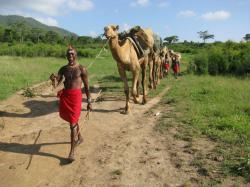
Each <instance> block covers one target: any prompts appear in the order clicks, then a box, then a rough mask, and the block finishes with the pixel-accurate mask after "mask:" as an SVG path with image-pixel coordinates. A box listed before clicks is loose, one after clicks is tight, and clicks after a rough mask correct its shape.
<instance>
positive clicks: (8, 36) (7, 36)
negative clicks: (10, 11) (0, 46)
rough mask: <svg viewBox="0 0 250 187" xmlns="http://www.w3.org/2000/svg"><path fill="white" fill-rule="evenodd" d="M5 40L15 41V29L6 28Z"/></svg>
mask: <svg viewBox="0 0 250 187" xmlns="http://www.w3.org/2000/svg"><path fill="white" fill-rule="evenodd" d="M2 40H3V42H13V31H12V30H11V29H8V28H7V29H5V30H4V34H3V39H2Z"/></svg>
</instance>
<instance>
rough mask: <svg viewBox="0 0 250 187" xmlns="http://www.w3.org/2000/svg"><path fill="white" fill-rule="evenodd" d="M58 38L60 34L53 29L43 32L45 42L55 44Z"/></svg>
mask: <svg viewBox="0 0 250 187" xmlns="http://www.w3.org/2000/svg"><path fill="white" fill-rule="evenodd" d="M59 40H60V36H59V34H58V33H57V32H55V31H48V32H46V34H45V42H47V43H50V44H56V43H58V41H59Z"/></svg>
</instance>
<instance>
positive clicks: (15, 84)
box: [0, 56, 65, 100]
mask: <svg viewBox="0 0 250 187" xmlns="http://www.w3.org/2000/svg"><path fill="white" fill-rule="evenodd" d="M64 61H65V60H63V59H58V58H40V57H36V58H23V57H8V56H2V57H0V64H1V69H0V75H1V76H0V89H1V92H0V100H3V99H6V98H7V97H9V96H10V95H11V94H13V93H14V92H16V91H17V90H20V89H22V88H26V87H27V86H30V85H33V84H36V83H40V82H42V81H46V80H48V78H49V75H50V74H51V73H52V72H56V71H57V69H58V67H59V66H62V65H63V64H64Z"/></svg>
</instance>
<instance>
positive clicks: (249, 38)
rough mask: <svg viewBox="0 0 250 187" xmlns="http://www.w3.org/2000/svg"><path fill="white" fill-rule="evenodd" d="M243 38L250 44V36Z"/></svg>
mask: <svg viewBox="0 0 250 187" xmlns="http://www.w3.org/2000/svg"><path fill="white" fill-rule="evenodd" d="M243 38H244V40H246V41H247V42H249V41H250V34H246V35H245V36H244V37H243Z"/></svg>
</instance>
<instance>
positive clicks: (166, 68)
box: [164, 63, 169, 71]
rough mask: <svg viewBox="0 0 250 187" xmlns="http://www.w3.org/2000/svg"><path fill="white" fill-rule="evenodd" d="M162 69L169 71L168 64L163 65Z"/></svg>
mask: <svg viewBox="0 0 250 187" xmlns="http://www.w3.org/2000/svg"><path fill="white" fill-rule="evenodd" d="M164 68H165V70H167V71H168V70H169V64H168V63H166V64H164Z"/></svg>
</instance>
